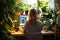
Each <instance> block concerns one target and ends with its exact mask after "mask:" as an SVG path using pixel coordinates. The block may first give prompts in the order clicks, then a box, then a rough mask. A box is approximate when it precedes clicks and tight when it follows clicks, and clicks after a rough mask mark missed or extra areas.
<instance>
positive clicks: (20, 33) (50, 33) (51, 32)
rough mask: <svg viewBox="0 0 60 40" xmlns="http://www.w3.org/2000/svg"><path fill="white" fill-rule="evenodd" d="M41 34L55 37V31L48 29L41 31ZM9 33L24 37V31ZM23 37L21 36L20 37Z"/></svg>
mask: <svg viewBox="0 0 60 40" xmlns="http://www.w3.org/2000/svg"><path fill="white" fill-rule="evenodd" d="M41 34H42V35H43V36H44V35H54V38H53V39H54V40H55V39H56V38H55V36H56V35H55V32H53V31H48V32H45V31H43V30H42V31H41ZM11 35H13V36H17V37H18V36H22V37H24V33H23V32H21V31H17V32H11ZM19 38H20V37H19ZM22 39H23V38H22Z"/></svg>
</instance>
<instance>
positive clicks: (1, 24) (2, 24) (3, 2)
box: [0, 0, 17, 40]
mask: <svg viewBox="0 0 60 40" xmlns="http://www.w3.org/2000/svg"><path fill="white" fill-rule="evenodd" d="M15 2H16V0H0V39H1V40H14V39H12V38H11V37H9V36H10V33H9V32H8V30H9V29H10V28H11V27H13V22H12V21H13V20H15V19H16V18H17V15H16V14H15V9H14V7H15Z"/></svg>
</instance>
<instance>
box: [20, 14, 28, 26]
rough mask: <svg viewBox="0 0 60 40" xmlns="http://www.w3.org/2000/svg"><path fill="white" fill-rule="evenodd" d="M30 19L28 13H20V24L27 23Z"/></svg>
mask: <svg viewBox="0 0 60 40" xmlns="http://www.w3.org/2000/svg"><path fill="white" fill-rule="evenodd" d="M27 20H28V16H27V15H20V24H19V25H25V22H26V21H27Z"/></svg>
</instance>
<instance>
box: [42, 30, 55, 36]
mask: <svg viewBox="0 0 60 40" xmlns="http://www.w3.org/2000/svg"><path fill="white" fill-rule="evenodd" d="M41 34H43V35H51V34H55V32H53V31H50V30H49V31H47V32H46V31H44V30H42V31H41Z"/></svg>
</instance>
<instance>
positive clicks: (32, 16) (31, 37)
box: [24, 9, 42, 40]
mask: <svg viewBox="0 0 60 40" xmlns="http://www.w3.org/2000/svg"><path fill="white" fill-rule="evenodd" d="M28 17H29V20H28V21H27V22H26V24H25V26H24V33H25V37H27V39H28V40H41V38H42V35H41V30H42V23H41V21H39V20H38V18H37V12H36V10H35V9H31V10H30V11H29V13H28Z"/></svg>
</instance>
